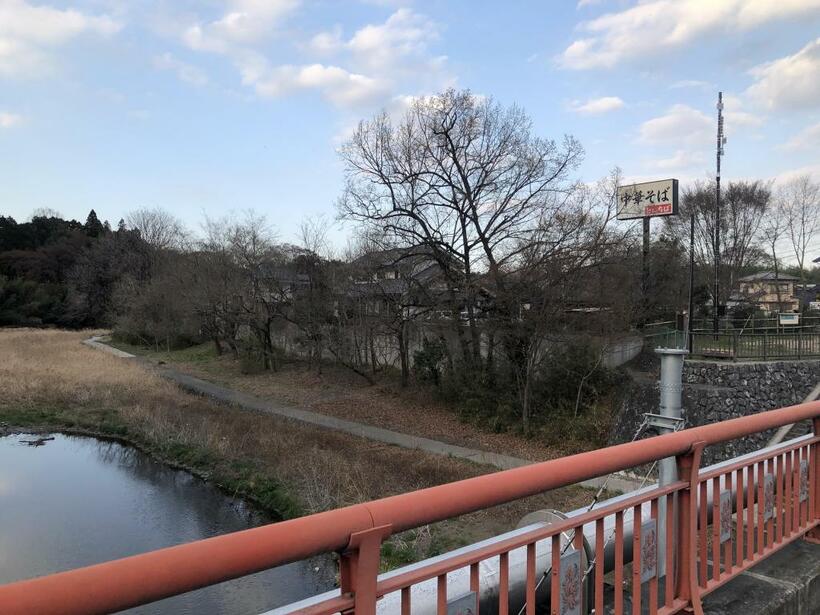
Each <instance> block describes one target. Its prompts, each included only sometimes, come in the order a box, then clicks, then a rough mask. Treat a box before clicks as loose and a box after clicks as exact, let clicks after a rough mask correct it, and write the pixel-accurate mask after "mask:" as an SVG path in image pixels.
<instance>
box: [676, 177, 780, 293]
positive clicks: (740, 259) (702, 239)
mask: <svg viewBox="0 0 820 615" xmlns="http://www.w3.org/2000/svg"><path fill="white" fill-rule="evenodd" d="M715 197H716V187H715V182H714V181H713V180H710V181H708V182H695V183H694V184H692V185H691V186H688V187H687V188H686V189H684V191H683V195H682V198H681V212H680V213H681V215H679V216H669V217H668V218H666V220H665V225H666V231H667V232H668V233H670V234H671V235H673V236H675V237H677V238H679V239H680V240H681V241H682V242H684V243H685V244H688V243H689V239H688V238H689V220H690V215H691V214H694V217H695V258H696V261H697V264H698V265H699V266H700V267H701V268H704V267H706V266H707V265H710V264H713V263H714V257H715V228H716V226H717V220H716V218H715V211H716V207H715ZM770 201H771V189H770V186H769V184H767V183H765V182H761V181H753V182H746V181H739V182H731V183H729V185H728V187H727V188H726V190H725V192H724V194H723V207H722V208H721V220H720V233H721V263H722V265H723V267H722V271H721V278H722V280H721V282H722V284H723V286H724V287H725V288H724V292H725V291H726V290H727V288H732V286H733V285H734V283H735V281H736V279H737V277H738V275H740V274H741V272H743V271H744V269H746V268H747V267H749V265H751V264H752V263H753V262H754V260H755V258H756V256H757V255H758V251H757V250H756V249H755V248H756V246H757V242H758V239H759V236H758V230H759V228H760V223H761V221H762V220H763V219H764V218H765V217H766V212H767V210H768V208H769V203H770Z"/></svg>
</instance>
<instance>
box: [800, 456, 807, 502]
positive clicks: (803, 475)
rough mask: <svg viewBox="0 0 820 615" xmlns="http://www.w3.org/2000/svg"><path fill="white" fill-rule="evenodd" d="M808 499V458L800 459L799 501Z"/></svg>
mask: <svg viewBox="0 0 820 615" xmlns="http://www.w3.org/2000/svg"><path fill="white" fill-rule="evenodd" d="M808 499H809V460H808V459H801V460H800V501H801V502H805V501H806V500H808Z"/></svg>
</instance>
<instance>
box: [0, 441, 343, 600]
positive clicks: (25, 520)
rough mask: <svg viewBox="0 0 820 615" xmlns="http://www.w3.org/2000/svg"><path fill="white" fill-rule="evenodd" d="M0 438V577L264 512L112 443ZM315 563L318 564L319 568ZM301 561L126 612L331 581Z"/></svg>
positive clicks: (146, 547) (141, 546)
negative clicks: (35, 444)
mask: <svg viewBox="0 0 820 615" xmlns="http://www.w3.org/2000/svg"><path fill="white" fill-rule="evenodd" d="M29 437H30V436H22V435H14V436H6V437H0V584H2V583H8V582H11V581H16V580H20V579H26V578H30V577H35V576H41V575H44V574H48V573H51V572H58V571H60V570H66V569H69V568H76V567H78V566H86V565H89V564H95V563H98V562H102V561H106V560H109V559H115V558H119V557H125V556H127V555H134V554H136V553H142V552H145V551H150V550H153V549H159V548H162V547H167V546H170V545H175V544H180V543H183V542H189V541H191V540H197V539H200V538H208V537H210V536H216V535H218V534H224V533H226V532H233V531H237V530H242V529H247V528H249V527H254V526H257V525H260V524H262V523H264V519H263V518H261V517H260V515H258V514H257V513H256V512H254V511H253V510H252V509H251V508H250V507H248V506H246V505H245V504H244V503H243V502H242V501H241V500H236V499H233V498H230V497H226V496H225V495H224V494H222V493H221V492H220V491H219V490H218V489H216V488H214V487H212V486H210V485H208V484H207V483H205V482H203V481H201V480H199V479H197V478H196V477H194V476H192V475H191V474H189V473H187V472H181V471H177V470H173V469H171V468H169V467H167V466H164V465H162V464H160V463H157V462H155V461H154V460H152V459H151V458H150V457H149V456H148V455H145V454H144V453H141V452H140V451H138V450H136V449H133V448H130V447H126V446H122V445H120V444H117V443H114V442H105V441H100V440H95V439H93V438H81V437H74V436H64V435H60V434H55V439H54V440H53V441H50V442H47V443H46V444H45V445H44V446H39V447H31V446H27V445H25V444H23V443H21V442H20V440H22V439H28V438H29ZM316 568H318V570H316ZM329 568H330V566H328V565H327V563H326V562H300V563H296V564H290V565H288V566H283V567H281V568H278V569H276V570H271V571H266V572H261V573H259V574H255V575H252V576H249V577H245V578H242V579H237V580H235V581H229V582H227V583H222V584H220V585H217V586H214V587H209V588H205V589H202V590H198V591H195V592H191V593H189V594H185V595H183V596H177V597H174V598H169V599H167V600H163V601H161V602H157V603H155V604H153V605H148V606H144V607H140V608H136V609H132V610H129V611H127V613H129V614H137V613H139V614H141V615H148V614H151V615H158V614H160V613H174V614H176V613H181V614H186V613H189V614H191V615H193V614H196V615H200V614H209V613H215V614H223V613H224V614H229V613H230V614H241V615H244V614H256V613H260V612H262V611H265V610H267V609H269V608H271V607H274V606H281V605H283V604H287V603H290V602H293V601H295V600H299V599H301V598H304V597H307V596H310V595H313V594H315V593H318V592H320V591H324V590H326V589H328V588H329V587H330V586H332V579H329V578H328V576H329V575H328V570H329Z"/></svg>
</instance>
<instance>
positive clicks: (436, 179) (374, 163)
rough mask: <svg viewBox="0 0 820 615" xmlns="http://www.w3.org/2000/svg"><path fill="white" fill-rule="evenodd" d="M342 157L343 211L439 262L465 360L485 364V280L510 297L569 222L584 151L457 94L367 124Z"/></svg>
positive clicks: (518, 115) (516, 113)
mask: <svg viewBox="0 0 820 615" xmlns="http://www.w3.org/2000/svg"><path fill="white" fill-rule="evenodd" d="M340 153H341V157H342V160H343V162H344V163H345V169H346V187H345V192H344V195H343V197H342V198H341V200H340V210H341V214H342V215H343V216H344V217H345V218H348V219H351V220H356V221H359V222H364V223H367V224H375V225H377V226H378V227H379V228H381V229H382V230H383V232H384V233H385V235H386V236H387V237H388V238H389V239H390V240H391V241H392V242H393V243H395V244H398V245H401V246H408V247H418V248H420V249H423V250H424V251H426V252H427V253H429V254H431V255H432V256H433V257H434V258H435V259H436V260H437V262H438V263H439V265H440V267H441V268H442V271H443V272H444V273H445V276H446V279H447V281H448V285H449V289H448V291H449V292H448V294H449V297H450V305H449V309H450V312H451V315H452V319H451V320H452V322H453V324H454V328H455V331H456V333H457V335H458V339H459V343H460V346H461V354H462V358H463V360H464V362H465V363H467V364H470V365H477V364H479V363H480V361H481V354H480V347H481V344H480V331H479V326H478V323H477V318H478V313H477V312H478V302H479V294H480V290H481V289H480V286H481V283H482V281H483V280H484V279H485V278H486V279H487V280H488V281H489V283H490V284H492V285H493V286H494V287H496V288H497V289H499V290H502V291H503V288H504V285H505V282H504V275H505V273H506V272H507V271H509V270H510V269H512V268H515V266H516V265H517V263H518V262H519V261H520V260H521V258H522V254H523V253H524V252H525V251H526V250H527V249H528V248H529V247H530V246H531V242H532V241H534V240H535V241H537V239H536V238H537V236H538V234H539V232H540V229H543V228H545V226H549V224H550V221H552V220H554V219H556V218H557V217H560V215H561V209H562V205H563V203H564V202H565V201H566V200H567V199H568V197H569V196H570V195H572V194H574V193H575V191H576V189H577V186H576V185H575V184H574V183H573V182H572V181H571V180H570V173H571V172H572V171H573V170H574V169H575V167H576V166H577V164H578V163H579V161H580V160H581V157H582V153H583V152H582V148H581V146H580V145H579V144H578V142H577V141H576V140H575V139H573V138H571V137H564V139H563V140H561V141H559V142H556V141H553V140H550V139H543V138H541V137H537V136H535V135H534V134H533V130H532V122H531V120H530V118H529V117H528V116H527V115H526V113H524V111H522V110H521V109H520V108H518V107H516V106H512V107H509V108H504V107H502V106H501V105H500V104H498V103H497V102H495V101H494V100H492V99H490V98H484V97H480V96H475V95H473V94H472V93H471V92H469V91H461V92H458V91H455V90H448V91H446V92H444V93H443V94H440V95H437V96H432V97H427V98H422V99H418V100H416V101H415V102H414V103H413V105H412V106H411V108H410V109H409V110H408V111H407V113H406V114H405V115H404V116H403V117H402V118H400V119H398V120H396V121H394V120H393V119H392V118H391V117H390V116H389V115H388V114H387V113H382V114H380V115H377V116H376V117H374V118H373V119H371V120H369V121H364V122H361V123H360V124H359V126H358V127H357V129H356V130H355V131H354V133H353V135H352V136H351V137H350V139H349V140H348V141H347V142H346V143H345V144H344V145H343V147H342V148H341V151H340ZM462 313H464V315H465V318H466V321H467V331H468V336H465V335H464V329H463V327H461V326H460V324H459V323H460V322H461V315H462Z"/></svg>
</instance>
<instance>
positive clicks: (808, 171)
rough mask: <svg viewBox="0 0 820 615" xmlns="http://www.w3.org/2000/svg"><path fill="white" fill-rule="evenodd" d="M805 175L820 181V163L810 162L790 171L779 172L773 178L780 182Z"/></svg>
mask: <svg viewBox="0 0 820 615" xmlns="http://www.w3.org/2000/svg"><path fill="white" fill-rule="evenodd" d="M803 175H808V176H809V177H811V178H812V179H813V180H814V181H820V164H808V165H806V166H803V167H798V168H796V169H789V170H788V171H783V172H781V173H778V174H777V175H775V176H774V178H773V179H774V180H775V182H776V183H778V184H780V183H785V182H788V181H791V180H793V179H795V178H797V177H801V176H803Z"/></svg>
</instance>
